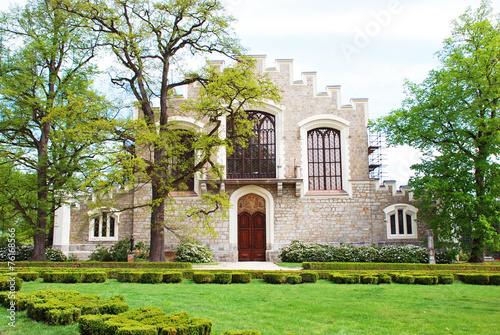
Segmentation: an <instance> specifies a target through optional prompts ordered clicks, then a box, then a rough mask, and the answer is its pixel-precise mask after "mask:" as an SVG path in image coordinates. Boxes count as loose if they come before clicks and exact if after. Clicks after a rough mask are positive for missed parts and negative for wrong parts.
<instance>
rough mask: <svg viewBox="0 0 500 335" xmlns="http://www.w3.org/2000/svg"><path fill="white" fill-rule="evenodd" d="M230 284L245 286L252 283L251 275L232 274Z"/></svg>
mask: <svg viewBox="0 0 500 335" xmlns="http://www.w3.org/2000/svg"><path fill="white" fill-rule="evenodd" d="M231 277H232V279H231V282H232V283H235V284H247V283H250V282H251V281H252V275H251V274H250V273H246V272H233V273H232V274H231Z"/></svg>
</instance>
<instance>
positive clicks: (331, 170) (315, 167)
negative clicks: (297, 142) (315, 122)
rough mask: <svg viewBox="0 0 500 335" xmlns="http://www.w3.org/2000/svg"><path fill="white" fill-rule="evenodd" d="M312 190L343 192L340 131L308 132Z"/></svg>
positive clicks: (324, 129) (310, 184)
mask: <svg viewBox="0 0 500 335" xmlns="http://www.w3.org/2000/svg"><path fill="white" fill-rule="evenodd" d="M307 160H308V170H309V189H310V190H341V189H342V164H341V152H340V131H338V130H335V129H331V128H317V129H313V130H310V131H308V132H307Z"/></svg>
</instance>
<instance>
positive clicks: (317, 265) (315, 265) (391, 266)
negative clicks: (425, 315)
mask: <svg viewBox="0 0 500 335" xmlns="http://www.w3.org/2000/svg"><path fill="white" fill-rule="evenodd" d="M302 268H303V269H304V270H480V271H500V266H498V265H474V264H419V263H348V262H345V263H343V262H304V263H302Z"/></svg>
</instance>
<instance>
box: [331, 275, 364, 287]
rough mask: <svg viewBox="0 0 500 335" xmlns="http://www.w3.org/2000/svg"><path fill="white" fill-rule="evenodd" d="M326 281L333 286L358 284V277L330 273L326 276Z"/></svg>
mask: <svg viewBox="0 0 500 335" xmlns="http://www.w3.org/2000/svg"><path fill="white" fill-rule="evenodd" d="M328 280H329V281H331V282H332V283H335V284H359V280H360V276H359V275H350V274H340V273H332V274H330V275H329V276H328Z"/></svg>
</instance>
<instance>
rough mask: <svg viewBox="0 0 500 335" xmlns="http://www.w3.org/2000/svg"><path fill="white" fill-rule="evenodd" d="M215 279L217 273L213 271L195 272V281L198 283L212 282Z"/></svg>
mask: <svg viewBox="0 0 500 335" xmlns="http://www.w3.org/2000/svg"><path fill="white" fill-rule="evenodd" d="M214 279H215V273H211V272H196V273H194V274H193V281H194V282H195V283H197V284H207V283H212V282H213V281H214Z"/></svg>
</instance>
